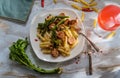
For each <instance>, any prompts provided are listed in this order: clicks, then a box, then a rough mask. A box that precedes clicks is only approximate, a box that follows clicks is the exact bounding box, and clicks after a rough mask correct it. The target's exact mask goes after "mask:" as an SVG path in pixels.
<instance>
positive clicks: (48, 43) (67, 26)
mask: <svg viewBox="0 0 120 78" xmlns="http://www.w3.org/2000/svg"><path fill="white" fill-rule="evenodd" d="M48 17H49V16H48ZM55 17H56V19H55ZM65 18H66V19H65ZM45 22H47V23H41V24H39V27H38V28H37V37H38V38H39V39H40V40H41V41H40V44H39V46H40V48H41V51H42V52H43V53H44V54H51V55H52V56H53V57H58V56H59V55H62V56H64V57H66V56H69V55H70V53H71V49H72V48H73V47H75V46H76V45H77V43H78V41H77V39H78V33H77V31H76V30H75V27H77V24H76V23H77V22H76V19H74V20H73V19H72V20H69V19H68V16H65V14H63V13H61V14H59V16H52V17H51V15H50V19H47V18H46V20H45ZM48 23H50V24H48ZM40 25H41V26H40ZM43 26H44V28H43ZM47 26H48V27H47ZM40 28H41V29H40Z"/></svg>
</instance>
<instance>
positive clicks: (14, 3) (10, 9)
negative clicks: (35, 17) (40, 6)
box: [0, 0, 34, 23]
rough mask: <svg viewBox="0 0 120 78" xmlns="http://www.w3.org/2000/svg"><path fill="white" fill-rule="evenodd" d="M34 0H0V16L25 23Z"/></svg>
mask: <svg viewBox="0 0 120 78" xmlns="http://www.w3.org/2000/svg"><path fill="white" fill-rule="evenodd" d="M33 2H34V0H0V18H5V19H8V20H13V21H16V22H22V23H25V22H26V21H27V18H28V16H29V14H30V11H31V9H32V5H33Z"/></svg>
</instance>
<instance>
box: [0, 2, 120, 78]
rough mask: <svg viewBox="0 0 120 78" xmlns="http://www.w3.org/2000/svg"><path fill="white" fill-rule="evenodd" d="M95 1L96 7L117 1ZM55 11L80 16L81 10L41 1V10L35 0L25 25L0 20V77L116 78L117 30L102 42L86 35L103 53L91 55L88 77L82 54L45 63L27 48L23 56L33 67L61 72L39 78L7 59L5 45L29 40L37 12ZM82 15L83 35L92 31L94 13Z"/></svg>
mask: <svg viewBox="0 0 120 78" xmlns="http://www.w3.org/2000/svg"><path fill="white" fill-rule="evenodd" d="M96 1H98V7H99V8H102V7H104V6H105V5H108V4H118V5H120V0H96ZM56 8H61V9H63V8H69V9H72V10H74V11H75V12H77V13H78V14H79V16H81V11H77V10H75V9H73V8H72V7H71V6H70V4H68V0H58V3H57V4H54V3H53V2H52V0H45V8H41V7H40V0H36V1H35V5H34V7H33V9H32V13H31V14H30V17H29V20H28V22H27V23H26V24H17V23H14V22H11V21H7V20H3V19H1V20H0V78H120V75H119V74H120V72H119V68H120V67H119V66H120V58H118V56H119V55H120V48H119V47H120V44H119V41H120V34H119V33H120V31H118V32H117V35H116V36H115V37H114V38H111V39H106V40H103V39H99V38H97V37H95V36H94V35H91V37H90V36H89V37H90V39H91V40H92V41H93V42H95V43H96V45H97V46H99V47H100V48H101V49H102V50H103V54H100V53H97V54H93V55H92V57H93V75H92V76H88V75H86V70H85V67H86V66H87V62H86V60H87V59H86V56H85V55H78V56H77V57H76V59H72V60H69V61H67V62H62V63H48V62H44V61H41V60H39V59H38V58H37V57H36V55H35V54H34V52H33V50H32V48H31V47H30V46H29V47H28V49H27V54H28V55H29V57H30V59H31V60H32V61H33V62H34V63H35V64H37V65H39V66H40V67H43V68H54V67H58V66H62V67H63V69H64V72H63V73H62V74H60V75H56V74H55V75H54V74H53V75H42V74H39V73H36V72H34V71H32V70H29V69H27V68H25V67H23V66H21V65H19V64H16V63H15V62H12V61H11V60H9V49H8V48H9V46H10V45H11V44H12V42H14V41H16V40H17V39H19V38H25V37H29V29H30V24H31V20H32V19H33V17H34V16H35V15H36V14H37V13H38V12H42V11H45V10H51V9H56ZM85 14H86V15H85V17H86V18H85V21H84V26H85V27H86V28H87V32H89V31H90V30H91V29H92V22H93V19H94V18H95V17H96V15H97V14H96V13H95V12H91V13H85ZM79 57H80V58H79ZM76 62H78V64H76ZM100 67H101V69H100ZM102 68H103V69H102ZM104 68H105V69H104Z"/></svg>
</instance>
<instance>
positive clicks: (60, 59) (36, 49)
mask: <svg viewBox="0 0 120 78" xmlns="http://www.w3.org/2000/svg"><path fill="white" fill-rule="evenodd" d="M61 12H64V13H65V14H66V15H67V16H70V19H75V18H76V17H77V18H79V17H78V15H77V14H76V13H75V12H74V11H72V10H69V9H56V10H49V11H45V12H42V13H38V14H37V15H36V16H35V17H34V19H33V20H32V24H31V27H30V42H31V45H32V48H33V50H34V52H35V54H36V56H37V57H38V58H39V59H41V60H44V61H47V62H63V61H67V60H70V59H72V58H74V57H76V56H77V55H79V54H80V53H81V52H82V50H83V47H84V42H85V40H84V38H83V37H82V36H79V44H78V45H77V46H76V47H75V48H74V49H72V51H71V54H70V56H68V57H62V56H59V57H58V58H53V57H52V56H51V55H47V54H43V53H42V52H41V48H40V47H39V44H40V41H39V39H38V38H37V36H36V34H37V26H38V23H40V22H44V19H45V18H46V17H47V16H48V15H49V14H52V15H58V14H59V13H61ZM78 25H79V26H80V27H81V29H82V32H84V31H85V30H84V27H83V25H82V23H81V22H80V20H79V22H78ZM35 39H37V40H38V41H36V40H35Z"/></svg>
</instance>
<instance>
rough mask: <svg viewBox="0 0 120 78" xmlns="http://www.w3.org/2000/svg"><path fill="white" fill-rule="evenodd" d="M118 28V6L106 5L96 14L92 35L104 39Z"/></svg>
mask: <svg viewBox="0 0 120 78" xmlns="http://www.w3.org/2000/svg"><path fill="white" fill-rule="evenodd" d="M119 27H120V6H118V5H107V6H105V7H104V8H103V9H102V10H101V11H100V12H99V13H98V22H97V27H96V28H94V30H93V31H94V33H95V34H96V35H97V36H99V37H101V38H105V37H106V36H107V35H108V34H110V33H111V32H112V31H116V30H118V29H119Z"/></svg>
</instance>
